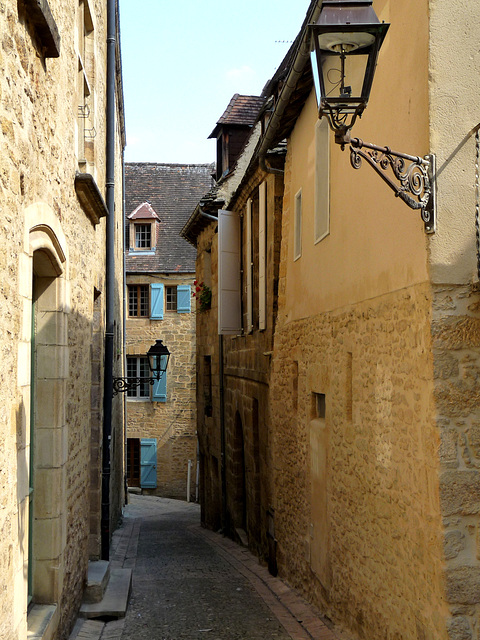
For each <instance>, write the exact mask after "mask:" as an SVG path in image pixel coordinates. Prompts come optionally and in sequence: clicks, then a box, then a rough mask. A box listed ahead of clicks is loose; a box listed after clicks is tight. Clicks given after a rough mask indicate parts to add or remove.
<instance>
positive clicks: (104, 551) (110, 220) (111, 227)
mask: <svg viewBox="0 0 480 640" xmlns="http://www.w3.org/2000/svg"><path fill="white" fill-rule="evenodd" d="M115 9H116V0H107V83H106V84H107V89H106V98H107V107H106V115H107V122H106V125H107V134H106V182H105V200H106V204H107V209H108V216H107V228H106V274H105V289H106V301H105V324H106V327H105V373H104V394H103V451H102V515H101V557H102V560H108V559H109V555H110V463H111V451H110V448H111V441H112V399H113V339H114V327H115V325H114V322H115V316H114V313H115V79H116V73H115V48H116V16H115Z"/></svg>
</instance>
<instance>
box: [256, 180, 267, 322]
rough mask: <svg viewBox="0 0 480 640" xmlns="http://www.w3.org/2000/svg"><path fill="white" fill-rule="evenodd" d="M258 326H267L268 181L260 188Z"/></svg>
mask: <svg viewBox="0 0 480 640" xmlns="http://www.w3.org/2000/svg"><path fill="white" fill-rule="evenodd" d="M258 195H259V210H258V328H259V329H260V331H264V330H265V329H266V327H267V311H266V307H267V286H266V284H267V256H266V253H267V237H266V236H267V183H266V182H262V183H261V184H260V186H259V188H258Z"/></svg>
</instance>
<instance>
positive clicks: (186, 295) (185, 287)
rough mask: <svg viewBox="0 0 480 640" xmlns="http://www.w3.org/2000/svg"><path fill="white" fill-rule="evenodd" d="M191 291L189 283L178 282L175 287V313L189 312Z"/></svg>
mask: <svg viewBox="0 0 480 640" xmlns="http://www.w3.org/2000/svg"><path fill="white" fill-rule="evenodd" d="M191 295H192V294H191V291H190V285H189V284H179V285H178V287H177V313H190V310H191Z"/></svg>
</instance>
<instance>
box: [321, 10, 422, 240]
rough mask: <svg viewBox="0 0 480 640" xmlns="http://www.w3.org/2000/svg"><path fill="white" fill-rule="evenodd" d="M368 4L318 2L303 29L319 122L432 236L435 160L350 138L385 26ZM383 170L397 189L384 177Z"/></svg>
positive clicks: (356, 166) (364, 101)
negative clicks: (308, 38) (309, 44)
mask: <svg viewBox="0 0 480 640" xmlns="http://www.w3.org/2000/svg"><path fill="white" fill-rule="evenodd" d="M372 1H373V0H323V3H322V10H321V12H320V15H319V17H318V20H317V22H316V23H314V24H310V25H309V29H310V33H311V35H312V38H313V44H314V51H315V57H316V63H315V61H314V60H312V69H313V75H314V79H315V87H316V90H317V97H318V104H319V117H320V118H321V117H322V116H326V117H327V118H328V121H329V124H330V127H331V128H332V130H333V131H334V132H335V141H336V142H337V143H338V144H340V145H341V147H342V150H343V149H345V145H347V144H348V145H350V162H351V164H352V167H353V168H354V169H359V168H360V166H361V164H362V159H363V160H366V161H367V162H368V163H369V164H370V166H371V167H373V168H374V169H375V171H376V172H377V173H378V174H379V175H380V177H381V178H382V179H383V180H384V181H385V182H386V183H387V184H388V186H389V187H390V188H391V189H392V190H393V191H394V192H395V195H396V196H397V197H399V198H401V199H402V200H403V201H404V202H405V203H406V204H408V206H409V207H411V208H412V209H420V210H421V216H422V220H423V221H424V223H425V231H426V232H427V233H433V232H434V231H435V189H434V185H433V176H434V172H435V157H434V156H433V155H428V156H425V157H424V158H421V157H419V156H411V155H408V154H406V153H399V152H396V151H392V150H391V149H390V148H389V147H379V146H377V145H374V144H370V143H367V142H363V141H362V140H360V139H359V138H352V137H351V129H352V127H353V125H354V124H355V121H356V119H357V118H358V117H361V115H362V113H363V111H364V109H365V107H366V106H367V103H368V99H369V96H370V91H371V88H372V83H373V76H374V74H375V67H376V64H377V57H378V52H379V50H380V47H381V46H382V43H383V40H384V38H385V35H386V33H387V31H388V28H389V26H390V25H389V24H385V23H384V22H380V21H379V20H378V17H377V14H376V13H375V11H374V9H373V7H372ZM364 149H368V151H364ZM388 168H390V169H391V170H392V172H393V176H394V178H396V179H397V181H398V184H397V183H396V182H395V181H394V180H393V179H392V178H391V177H390V176H389V175H388V174H387V173H386V171H387V169H388Z"/></svg>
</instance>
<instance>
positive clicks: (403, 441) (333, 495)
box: [271, 284, 461, 640]
mask: <svg viewBox="0 0 480 640" xmlns="http://www.w3.org/2000/svg"><path fill="white" fill-rule="evenodd" d="M431 303H432V301H431V294H430V289H429V286H428V285H426V284H424V285H417V286H412V287H409V288H407V289H404V290H401V291H398V292H394V293H391V294H389V295H385V296H382V297H380V298H377V299H372V300H369V301H367V302H363V303H360V304H357V305H355V306H352V307H348V308H344V309H339V310H337V311H335V312H332V313H325V314H322V315H319V316H315V317H311V318H308V319H305V320H298V321H296V322H291V323H282V324H281V326H280V327H279V328H278V330H277V333H276V336H275V348H274V357H273V362H274V369H273V374H272V392H271V424H272V429H273V456H274V460H275V466H274V486H275V502H274V506H275V522H276V537H277V540H278V563H279V571H280V574H281V575H282V576H283V577H284V578H285V579H286V580H287V581H288V582H290V583H291V584H293V585H294V586H295V587H297V588H299V589H300V590H301V591H303V592H304V593H305V594H306V595H307V596H308V597H309V598H310V599H312V600H313V601H315V602H317V603H318V604H319V605H320V606H321V608H322V610H323V611H325V612H326V613H327V615H328V616H329V617H331V618H332V619H333V620H334V621H335V622H337V623H339V624H340V625H343V626H345V627H347V628H348V629H350V630H351V631H353V632H354V633H355V634H357V635H358V637H359V638H369V639H371V640H373V639H377V638H378V639H379V640H380V639H383V638H386V637H387V635H386V633H387V629H388V638H392V639H393V638H425V639H428V640H440V639H445V638H446V637H447V636H446V628H445V618H446V606H445V600H444V574H443V549H442V544H443V540H442V536H441V532H442V523H441V513H440V509H439V493H438V473H439V465H438V455H437V452H438V447H439V438H438V433H437V430H436V423H435V407H434V402H433V390H434V385H433V361H432V356H431V336H430V318H431ZM455 535H456V536H457V538H459V543H460V544H461V537H460V536H459V534H458V532H457V533H456V534H455Z"/></svg>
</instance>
